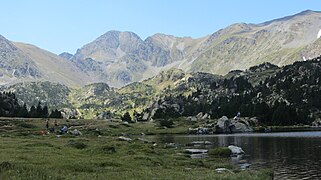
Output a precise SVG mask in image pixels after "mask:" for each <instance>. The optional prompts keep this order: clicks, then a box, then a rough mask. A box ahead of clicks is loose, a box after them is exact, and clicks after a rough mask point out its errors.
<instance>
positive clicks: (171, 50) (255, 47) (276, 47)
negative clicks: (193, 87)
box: [0, 10, 321, 87]
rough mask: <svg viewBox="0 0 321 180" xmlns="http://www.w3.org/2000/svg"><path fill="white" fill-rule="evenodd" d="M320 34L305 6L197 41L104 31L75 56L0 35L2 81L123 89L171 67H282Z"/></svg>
mask: <svg viewBox="0 0 321 180" xmlns="http://www.w3.org/2000/svg"><path fill="white" fill-rule="evenodd" d="M320 34H321V12H318V11H311V10H307V11H303V12H301V13H298V14H295V15H291V16H287V17H283V18H280V19H275V20H271V21H267V22H263V23H260V24H247V23H236V24H232V25H230V26H228V27H226V28H224V29H221V30H219V31H217V32H215V33H213V34H210V35H208V36H204V37H202V38H198V39H193V38H190V37H175V36H172V35H166V34H160V33H157V34H155V35H152V36H150V37H147V38H146V39H145V40H142V39H141V38H140V37H139V36H138V35H136V34H135V33H133V32H128V31H125V32H120V31H108V32H107V33H105V34H103V35H101V36H100V37H98V38H97V39H95V40H94V41H93V42H90V43H88V44H86V45H84V46H83V47H81V48H80V49H78V50H77V52H76V54H74V55H71V54H68V53H63V54H61V55H60V56H57V55H55V54H52V53H50V52H48V51H44V50H41V49H40V48H37V47H34V46H32V45H26V44H22V43H12V42H10V41H8V40H6V39H5V38H4V37H2V36H0V53H1V67H0V75H1V76H0V81H1V83H2V84H5V83H10V82H11V83H12V82H14V81H16V80H20V79H29V80H38V79H45V80H50V81H51V80H54V81H56V82H60V83H63V84H66V85H68V86H70V85H71V86H83V85H85V84H90V83H94V82H104V83H108V84H109V85H110V86H113V87H121V86H124V85H126V84H129V83H131V82H137V81H142V80H144V79H147V78H149V77H152V76H155V75H157V74H158V73H159V72H161V71H163V70H168V69H171V68H173V67H175V68H179V69H182V70H183V71H185V72H207V73H214V74H221V75H223V74H226V73H228V72H229V71H231V70H235V69H241V70H244V69H247V68H249V67H251V66H255V65H258V64H261V63H263V62H270V63H273V64H276V65H278V66H283V65H287V64H290V63H293V62H294V61H298V60H307V59H311V58H314V57H317V56H319V55H320V54H321V40H320V36H321V35H320ZM48 67H50V68H52V69H53V70H51V69H50V68H49V69H48ZM49 72H50V73H49Z"/></svg>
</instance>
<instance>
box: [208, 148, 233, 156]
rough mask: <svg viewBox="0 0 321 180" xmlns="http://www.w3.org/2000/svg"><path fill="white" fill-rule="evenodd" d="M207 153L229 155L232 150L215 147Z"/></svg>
mask: <svg viewBox="0 0 321 180" xmlns="http://www.w3.org/2000/svg"><path fill="white" fill-rule="evenodd" d="M208 154H209V155H212V156H216V157H230V156H231V154H232V152H231V150H230V149H229V148H227V147H218V148H215V149H210V150H209V152H208Z"/></svg>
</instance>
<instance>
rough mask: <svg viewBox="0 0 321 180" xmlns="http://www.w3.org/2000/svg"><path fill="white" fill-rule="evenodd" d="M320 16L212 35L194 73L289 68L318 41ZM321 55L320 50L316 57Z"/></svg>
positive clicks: (307, 13)
mask: <svg viewBox="0 0 321 180" xmlns="http://www.w3.org/2000/svg"><path fill="white" fill-rule="evenodd" d="M320 29H321V13H320V12H314V11H304V12H302V13H299V14H296V15H293V16H289V17H285V18H281V19H277V20H273V21H269V22H265V23H262V24H257V25H255V24H244V23H243V24H234V25H231V26H229V27H227V28H225V29H222V30H220V31H219V32H217V33H214V34H213V35H212V37H210V38H212V39H214V40H213V42H212V43H211V45H210V47H209V48H208V49H206V50H205V51H204V53H202V54H201V55H200V56H199V57H198V58H197V59H196V60H195V61H194V62H193V63H192V65H191V69H190V70H191V71H203V72H210V73H219V74H225V73H227V72H228V71H230V70H231V69H246V68H248V67H250V66H253V65H257V64H260V63H262V62H271V63H273V64H276V65H279V66H281V65H286V64H290V63H293V62H294V61H298V60H302V58H303V57H302V55H301V54H302V51H303V49H304V48H306V47H307V46H309V45H310V44H312V43H314V42H316V41H317V34H318V32H319V30H320ZM319 55H320V51H318V53H315V54H314V56H313V57H311V58H314V57H316V56H319Z"/></svg>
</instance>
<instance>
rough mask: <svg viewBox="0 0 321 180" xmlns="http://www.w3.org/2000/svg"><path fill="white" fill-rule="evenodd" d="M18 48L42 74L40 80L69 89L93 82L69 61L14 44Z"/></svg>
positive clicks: (36, 48)
mask: <svg viewBox="0 0 321 180" xmlns="http://www.w3.org/2000/svg"><path fill="white" fill-rule="evenodd" d="M14 45H15V46H16V47H17V48H19V50H20V51H22V52H23V53H24V54H25V55H26V56H27V57H29V58H30V59H31V61H32V62H33V63H34V64H35V65H36V68H37V69H38V71H39V72H40V73H41V74H42V78H41V80H43V81H44V80H45V81H51V82H58V83H60V84H65V85H68V86H71V87H80V86H84V85H86V84H88V83H91V82H93V81H94V80H93V79H92V78H91V77H89V76H88V75H86V74H84V73H82V72H81V70H80V69H79V68H78V67H77V66H76V65H75V64H74V63H73V62H71V61H69V60H67V59H64V58H62V57H60V56H57V55H56V54H53V53H51V52H49V51H46V50H43V49H40V48H38V47H36V46H34V45H31V44H25V43H18V42H15V43H14Z"/></svg>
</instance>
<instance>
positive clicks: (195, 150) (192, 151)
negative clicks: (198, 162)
mask: <svg viewBox="0 0 321 180" xmlns="http://www.w3.org/2000/svg"><path fill="white" fill-rule="evenodd" d="M185 153H188V154H205V153H208V150H207V149H185Z"/></svg>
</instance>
